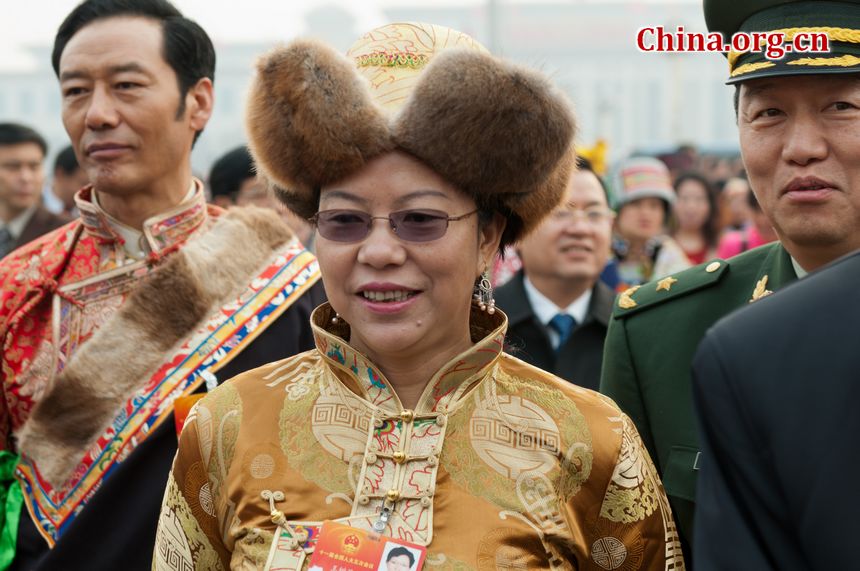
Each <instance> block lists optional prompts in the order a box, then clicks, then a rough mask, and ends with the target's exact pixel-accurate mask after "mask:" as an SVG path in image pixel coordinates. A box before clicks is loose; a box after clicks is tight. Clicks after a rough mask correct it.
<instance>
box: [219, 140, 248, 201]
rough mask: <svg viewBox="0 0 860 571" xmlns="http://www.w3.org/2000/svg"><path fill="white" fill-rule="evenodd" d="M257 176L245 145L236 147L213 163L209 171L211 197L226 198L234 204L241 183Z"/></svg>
mask: <svg viewBox="0 0 860 571" xmlns="http://www.w3.org/2000/svg"><path fill="white" fill-rule="evenodd" d="M255 176H257V173H256V171H255V170H254V159H253V158H252V157H251V153H250V152H248V147H246V146H245V145H242V146H239V147H236V148H235V149H233V150H232V151H229V152H227V153H226V154H224V155H222V156H221V157H219V158H218V160H216V161H215V163H214V164H213V165H212V170H210V171H209V188H210V189H211V190H212V196H213V197H215V196H227V197H229V198H230V200H231V201H233V202H235V201H236V197H237V196H238V194H239V189H240V188H241V187H242V183H243V182H245V181H246V180H248V179H249V178H254V177H255Z"/></svg>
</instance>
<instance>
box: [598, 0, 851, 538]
mask: <svg viewBox="0 0 860 571" xmlns="http://www.w3.org/2000/svg"><path fill="white" fill-rule="evenodd" d="M704 9H705V18H706V21H707V23H708V27H709V29H710V30H711V31H720V32H722V33H723V34H724V36H725V37H726V38H729V37H731V35H732V34H733V33H735V32H737V31H743V32H754V31H757V32H767V31H782V32H783V33H785V34H786V40H787V41H790V40H791V38H793V37H794V35H795V34H798V33H800V32H816V31H825V32H826V33H827V34H828V36H829V39H830V52H829V53H797V52H795V51H793V52H790V53H787V54H786V56H785V57H784V58H783V59H781V60H774V61H770V60H768V59H766V58H765V56H764V54H762V53H760V52H749V53H742V54H737V53H729V56H728V59H729V66H730V79H729V83H730V84H734V85H735V87H736V95H735V102H736V107H737V116H738V130H739V134H740V146H741V153H742V155H743V159H744V163H745V165H746V168H747V172H748V175H749V179H750V183H751V186H752V189H753V191H754V192H755V194H756V197H757V198H758V201H759V203H760V204H761V207H762V210H763V211H764V213H765V214H766V215H767V216H768V218H769V220H770V221H771V223H772V224H773V227H774V229H775V230H776V232H777V235H778V236H779V242H775V243H773V244H769V245H765V246H762V247H760V248H757V249H755V250H751V251H749V252H747V253H744V254H741V255H739V256H737V257H734V258H731V259H729V260H713V261H710V262H706V263H704V264H702V265H700V266H697V267H694V268H691V269H689V270H686V271H683V272H680V273H676V274H673V275H670V276H668V277H666V278H663V279H661V280H658V281H655V282H651V283H647V284H644V285H642V286H640V287H638V288H631V289H629V290H627V291H625V292H624V293H622V294H621V295H619V296H618V299H617V301H616V305H615V308H614V310H613V317H612V320H611V322H610V325H609V331H608V337H607V341H606V346H605V352H604V362H603V374H602V377H601V391H602V392H603V393H605V394H607V395H609V396H610V397H612V398H613V399H615V401H616V402H617V403H618V405H619V406H620V407H621V408H622V409H623V410H624V411H625V412H626V413H627V414H628V415H630V417H631V418H632V419H633V420H634V422H635V423H636V425H637V427H638V429H639V433H640V434H641V435H642V438H643V440H644V441H645V444H646V445H647V446H648V449H649V452H650V453H651V457H652V458H654V460H655V461H656V462H657V464H658V468H659V470H660V475H661V477H662V480H663V484H664V485H665V488H666V493H667V494H668V495H669V499H670V501H671V503H672V506H673V509H674V511H675V516H676V521H677V522H678V525H679V528H680V529H679V531H680V534H681V537H682V539H683V540H685V541H686V542H689V541H691V540H692V536H693V533H692V522H693V513H694V507H695V504H694V501H695V495H696V492H695V489H696V473H697V470H698V468H699V460H700V456H699V447H698V438H697V433H696V422H695V418H694V412H693V404H692V399H691V373H690V367H691V362H692V359H693V354H694V352H695V350H696V347H697V346H698V344H699V341H700V340H701V339H702V337H703V336H704V334H705V331H706V330H707V329H708V328H709V327H711V325H713V324H714V323H715V322H716V321H717V320H718V319H719V318H721V317H722V316H724V315H726V314H728V313H729V312H731V311H733V310H735V309H738V308H741V307H744V306H746V305H747V304H748V303H750V302H754V301H755V300H757V299H759V298H761V297H763V296H766V295H769V294H770V293H771V292H773V291H776V290H778V289H779V288H781V287H783V286H785V285H786V284H788V283H789V282H792V281H794V280H796V279H797V278H798V277H803V276H804V275H806V273H807V272H811V271H813V270H815V269H817V268H819V267H821V266H822V265H825V264H827V263H828V262H830V261H832V260H835V259H836V258H838V257H840V256H842V255H844V254H847V253H848V252H851V251H853V250H856V249H858V248H860V0H858V1H850V2H845V1H843V2H820V1H809V0H807V1H802V2H786V1H785V0H755V1H749V2H736V1H734V0H705V2H704ZM790 350H791V349H790V348H789V347H786V351H790ZM810 382H815V379H810ZM736 421H737V419H733V418H726V419H725V422H736ZM801 421H802V420H801V419H798V422H801ZM688 545H689V544H688ZM688 553H689V551H688Z"/></svg>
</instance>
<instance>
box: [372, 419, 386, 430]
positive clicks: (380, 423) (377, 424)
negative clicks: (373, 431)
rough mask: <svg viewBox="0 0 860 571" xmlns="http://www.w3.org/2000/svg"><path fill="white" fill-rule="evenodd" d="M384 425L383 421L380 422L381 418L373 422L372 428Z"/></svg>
mask: <svg viewBox="0 0 860 571" xmlns="http://www.w3.org/2000/svg"><path fill="white" fill-rule="evenodd" d="M384 425H385V421H384V420H382V419H381V418H377V419H376V420H374V421H373V426H375V427H376V428H382V427H383V426H384Z"/></svg>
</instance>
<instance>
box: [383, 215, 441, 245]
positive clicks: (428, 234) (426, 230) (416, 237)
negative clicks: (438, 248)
mask: <svg viewBox="0 0 860 571" xmlns="http://www.w3.org/2000/svg"><path fill="white" fill-rule="evenodd" d="M391 219H392V221H393V222H394V226H395V228H396V232H397V235H398V236H400V237H401V238H403V239H404V240H408V241H410V242H429V241H430V240H436V239H438V238H441V237H442V236H444V235H445V230H446V229H447V228H448V216H447V215H446V214H445V213H444V212H438V213H437V212H428V211H417V210H405V211H402V212H392V213H391Z"/></svg>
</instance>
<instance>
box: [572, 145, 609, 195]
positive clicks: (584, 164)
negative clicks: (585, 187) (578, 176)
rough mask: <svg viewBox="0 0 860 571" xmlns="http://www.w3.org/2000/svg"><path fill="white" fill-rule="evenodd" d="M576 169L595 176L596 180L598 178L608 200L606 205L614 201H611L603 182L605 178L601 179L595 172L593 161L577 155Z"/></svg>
mask: <svg viewBox="0 0 860 571" xmlns="http://www.w3.org/2000/svg"><path fill="white" fill-rule="evenodd" d="M576 168H577V169H579V170H581V171H586V172H590V173H591V174H593V175H594V176H595V178H597V182H599V183H600V188H602V189H603V196H604V197H605V198H606V204H607V205H609V204H611V203H612V201H611V200H610V199H609V189H608V188H606V183H605V182H603V177H601V176H600V175H599V174H597V173H596V172H595V171H594V165H592V164H591V161H589V160H588V159H586V158H585V157H580V156H579V155H576Z"/></svg>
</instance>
